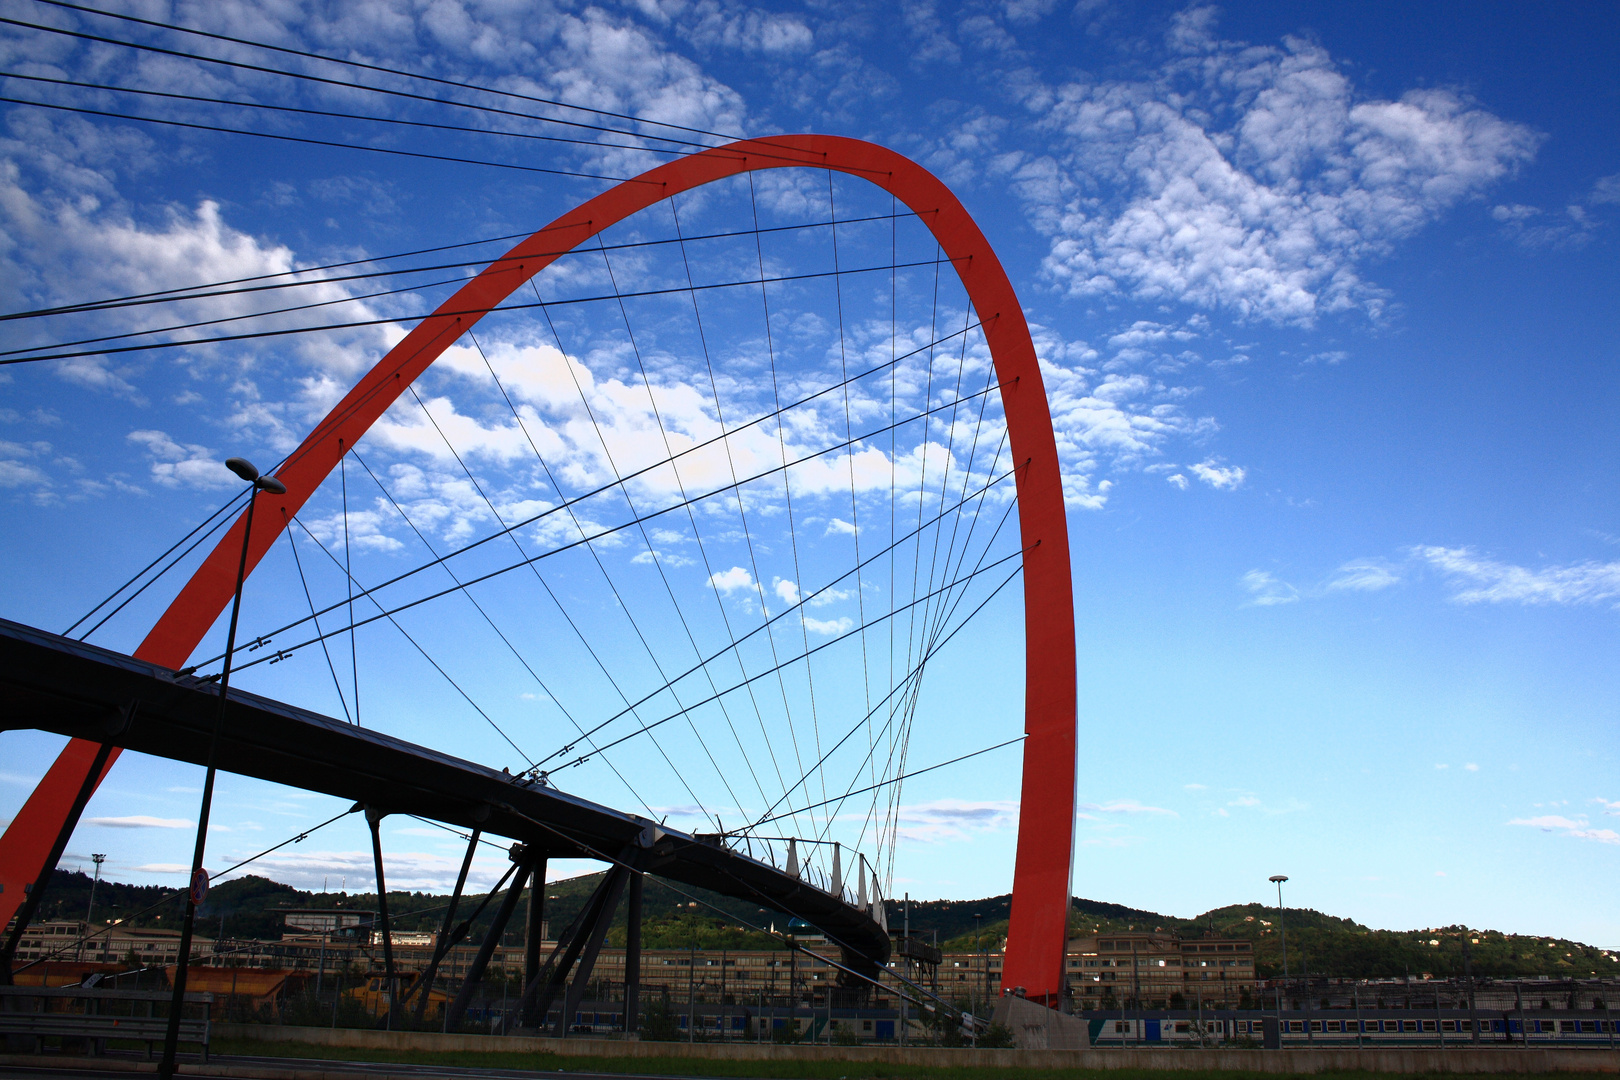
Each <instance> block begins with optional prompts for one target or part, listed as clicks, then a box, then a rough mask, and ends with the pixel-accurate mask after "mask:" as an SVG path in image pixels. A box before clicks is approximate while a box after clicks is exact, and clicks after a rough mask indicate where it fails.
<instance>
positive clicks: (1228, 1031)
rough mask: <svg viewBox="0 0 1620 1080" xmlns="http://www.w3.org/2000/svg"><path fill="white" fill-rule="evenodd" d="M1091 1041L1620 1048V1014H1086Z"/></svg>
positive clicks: (1539, 1011) (1401, 1011)
mask: <svg viewBox="0 0 1620 1080" xmlns="http://www.w3.org/2000/svg"><path fill="white" fill-rule="evenodd" d="M1081 1015H1082V1016H1084V1017H1085V1019H1086V1020H1087V1022H1088V1027H1089V1029H1090V1034H1091V1044H1092V1045H1093V1046H1096V1047H1108V1046H1166V1045H1186V1044H1194V1043H1197V1042H1199V1040H1200V1032H1199V1027H1200V1024H1201V1025H1202V1027H1203V1033H1202V1039H1203V1041H1204V1042H1205V1043H1206V1044H1210V1045H1215V1044H1227V1045H1230V1044H1231V1043H1234V1042H1235V1043H1240V1044H1242V1043H1249V1042H1252V1043H1253V1044H1254V1045H1257V1046H1285V1047H1290V1048H1293V1047H1299V1048H1306V1047H1310V1046H1339V1047H1343V1046H1364V1047H1375V1046H1376V1047H1388V1046H1442V1045H1444V1046H1458V1047H1461V1046H1465V1045H1476V1044H1481V1045H1482V1044H1496V1045H1507V1044H1527V1045H1530V1046H1593V1047H1602V1048H1610V1049H1612V1048H1615V1047H1616V1046H1620V1026H1617V1025H1620V1017H1616V1016H1615V1015H1613V1014H1611V1013H1610V1012H1609V1011H1608V1010H1597V1011H1593V1010H1543V1009H1534V1010H1532V1009H1526V1010H1523V1011H1522V1012H1520V1011H1517V1010H1510V1011H1508V1012H1505V1013H1504V1012H1499V1011H1494V1010H1484V1009H1478V1010H1473V1011H1470V1010H1467V1009H1440V1010H1437V1009H1371V1008H1364V1009H1360V1010H1353V1009H1322V1010H1312V1011H1310V1012H1306V1011H1303V1010H1300V1011H1284V1012H1283V1013H1281V1014H1280V1015H1279V1014H1278V1013H1276V1012H1275V1011H1271V1012H1267V1011H1243V1012H1236V1011H1227V1010H1211V1009H1206V1010H1204V1011H1203V1013H1202V1014H1199V1013H1197V1012H1194V1011H1191V1010H1180V1011H1170V1012H1134V1011H1127V1012H1125V1013H1121V1012H1119V1011H1118V1010H1113V1011H1109V1012H1095V1011H1094V1012H1086V1013H1082V1014H1081Z"/></svg>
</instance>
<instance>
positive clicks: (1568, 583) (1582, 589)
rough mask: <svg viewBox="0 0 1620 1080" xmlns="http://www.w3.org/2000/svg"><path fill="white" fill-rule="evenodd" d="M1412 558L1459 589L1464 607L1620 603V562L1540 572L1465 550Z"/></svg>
mask: <svg viewBox="0 0 1620 1080" xmlns="http://www.w3.org/2000/svg"><path fill="white" fill-rule="evenodd" d="M1411 550H1412V554H1413V556H1414V557H1415V558H1417V559H1419V560H1420V561H1422V562H1426V563H1428V564H1429V565H1430V566H1433V567H1435V568H1436V569H1438V570H1440V571H1441V572H1442V573H1444V574H1446V575H1447V576H1448V577H1450V578H1451V579H1452V581H1453V582H1454V583H1455V584H1456V585H1458V586H1459V588H1458V591H1457V592H1456V593H1455V594H1454V595H1453V597H1452V599H1454V600H1456V601H1457V602H1458V603H1462V604H1480V603H1492V604H1501V603H1520V604H1596V603H1602V602H1604V601H1608V600H1615V599H1617V598H1620V562H1609V563H1599V562H1592V561H1587V562H1580V563H1570V564H1568V565H1565V566H1547V567H1542V568H1541V569H1539V570H1532V569H1530V568H1528V567H1523V566H1514V565H1512V564H1509V563H1502V562H1497V561H1496V560H1494V559H1488V558H1484V557H1482V556H1480V555H1476V554H1475V553H1474V552H1473V551H1472V550H1471V549H1469V548H1465V547H1459V548H1447V547H1433V546H1429V547H1415V548H1413V549H1411Z"/></svg>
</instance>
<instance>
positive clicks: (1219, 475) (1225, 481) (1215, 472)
mask: <svg viewBox="0 0 1620 1080" xmlns="http://www.w3.org/2000/svg"><path fill="white" fill-rule="evenodd" d="M1188 468H1189V470H1190V471H1191V472H1192V474H1193V475H1194V476H1196V477H1198V479H1200V480H1202V481H1203V482H1204V483H1206V484H1208V485H1209V486H1210V487H1212V488H1215V489H1217V490H1220V491H1230V490H1232V489H1233V488H1235V487H1237V486H1238V485H1239V484H1241V483H1243V478H1244V477H1245V476H1247V475H1248V472H1247V470H1245V469H1243V468H1241V467H1239V466H1237V465H1231V466H1223V465H1217V464H1216V463H1215V462H1214V461H1213V460H1208V461H1201V462H1199V463H1198V464H1197V465H1190V466H1188Z"/></svg>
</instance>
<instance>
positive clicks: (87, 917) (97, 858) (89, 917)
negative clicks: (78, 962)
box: [79, 854, 107, 959]
mask: <svg viewBox="0 0 1620 1080" xmlns="http://www.w3.org/2000/svg"><path fill="white" fill-rule="evenodd" d="M90 861H91V862H93V863H95V864H96V876H95V877H94V878H92V879H91V881H90V907H89V910H87V911H86V912H85V913H84V933H83V934H82V935H80V937H79V958H80V959H83V958H84V943H85V940H86V939H88V938H89V937H90V935H91V934H92V933H94V932H95V915H96V886H97V885H100V884H101V864H102V863H104V862H106V861H107V856H105V855H94V854H93V855H91V856H90ZM103 951H105V950H103Z"/></svg>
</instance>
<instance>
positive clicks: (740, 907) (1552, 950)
mask: <svg viewBox="0 0 1620 1080" xmlns="http://www.w3.org/2000/svg"><path fill="white" fill-rule="evenodd" d="M601 878H602V875H601V874H587V875H584V876H581V877H576V878H569V879H567V880H565V881H554V882H551V883H550V884H549V885H547V887H546V917H547V919H548V921H549V922H550V925H551V928H552V930H553V931H554V932H555V931H557V930H560V929H561V928H562V927H564V926H566V925H567V924H568V923H569V922H570V921H571V920H572V919H573V918H574V916H575V915H576V914H577V913H578V912H579V910H580V908H581V907H583V906H584V904H585V901H586V899H587V898H588V897H589V896H590V894H591V891H592V890H593V889H594V888H595V887H596V885H597V883H598V882H600V881H601ZM169 891H170V890H169V889H167V888H166V887H163V886H157V885H127V884H122V883H119V882H115V881H103V882H102V883H101V884H100V886H99V887H98V889H97V892H96V921H97V922H98V923H99V922H102V921H103V920H110V919H123V920H125V921H127V922H129V923H130V924H131V925H135V926H178V925H179V920H180V917H181V915H182V914H183V909H182V906H181V902H180V900H179V898H177V897H170V898H168V899H165V896H166V895H167V894H168V893H169ZM89 898H90V878H89V877H88V876H86V875H85V874H83V873H79V872H69V871H66V870H58V871H57V872H56V875H55V877H54V878H53V879H52V881H51V886H50V891H49V892H48V893H47V894H46V898H45V901H44V902H43V903H42V904H41V905H40V907H41V910H40V914H39V915H38V916H37V917H38V918H39V919H82V918H84V917H85V909H86V906H87V904H88V901H89ZM694 898H695V899H694ZM468 899H470V901H471V903H467V902H465V901H464V903H463V906H462V908H461V914H460V918H466V916H467V914H469V913H470V912H471V910H472V908H473V907H476V906H477V902H478V899H480V897H479V896H472V897H469V898H468ZM448 900H449V898H448V897H447V896H439V895H435V894H431V893H422V892H403V891H402V892H395V891H392V890H390V891H389V893H388V911H389V915H390V917H391V919H392V920H393V924H394V926H395V928H396V929H400V930H434V929H437V928H438V927H439V925H440V923H441V921H442V919H443V918H444V910H445V907H446V905H447V903H448ZM887 904H888V918H889V929H890V930H891V931H893V932H895V933H899V932H900V931H901V928H902V927H903V926H904V925H905V919H906V914H905V907H906V905H905V902H904V901H900V900H889V901H887ZM1011 904H1012V897H1011V895H1010V894H1004V895H1001V896H990V897H985V898H984V899H981V900H913V901H911V902H910V920H911V922H910V925H911V932H912V933H913V934H914V935H916V936H918V937H924V938H932V939H936V940H938V941H939V942H940V945H941V947H942V948H944V949H945V951H947V952H974V951H978V950H981V949H994V948H998V947H999V946H1000V944H1001V942H1002V940H1003V939H1004V938H1005V937H1006V934H1007V918H1008V913H1009V911H1010V909H1011ZM376 906H377V897H376V895H375V894H373V893H347V892H336V893H311V892H305V891H303V890H301V889H295V888H293V887H292V886H290V885H283V884H281V883H279V882H275V881H270V880H269V879H267V878H262V877H257V876H251V875H250V876H248V877H242V878H237V879H235V880H233V881H227V882H224V883H223V884H221V885H218V886H216V887H215V888H214V889H213V890H212V891H210V892H209V894H208V899H207V902H206V903H205V904H204V906H203V908H202V910H201V912H200V920H201V925H200V926H199V928H198V930H199V933H202V934H205V935H208V936H213V935H215V934H218V933H220V932H221V930H222V929H223V932H224V933H225V934H227V935H230V936H235V937H256V938H272V939H273V938H276V937H279V936H280V934H281V924H282V916H283V912H284V911H285V909H287V908H299V907H348V908H355V909H358V910H362V911H373V910H375V909H376ZM495 906H496V905H494V904H491V905H489V906H488V907H487V908H486V909H485V911H484V913H483V915H482V916H481V917H480V918H479V919H478V920H477V922H476V923H475V924H474V929H473V939H474V940H480V939H481V938H482V936H483V933H484V932H485V931H486V930H487V928H488V926H489V923H490V920H491V918H492V916H493V913H494V908H495ZM643 914H644V918H643V929H642V941H643V943H644V944H645V945H646V946H647V947H649V948H681V947H686V946H695V947H697V948H701V949H771V948H780V947H781V941H780V939H779V938H776V937H773V936H772V935H771V934H769V933H768V932H762V931H768V930H769V929H770V928H771V927H772V926H775V927H776V928H777V929H785V928H786V925H787V916H786V915H784V914H782V913H781V912H777V911H771V910H769V909H767V908H762V907H759V906H757V905H754V904H748V903H745V902H742V901H738V900H734V899H731V898H730V897H725V896H720V895H719V894H717V893H709V892H706V891H704V890H700V889H690V888H683V889H682V890H681V891H679V892H677V891H676V890H675V889H674V888H672V887H670V886H669V885H667V884H665V883H664V882H662V881H660V880H658V879H656V878H648V879H647V885H646V892H645V895H644V900H643ZM1277 914H1278V913H1277V909H1276V908H1270V907H1264V906H1262V905H1260V904H1236V905H1230V906H1227V907H1221V908H1215V909H1214V910H1211V911H1206V912H1204V913H1203V914H1202V915H1199V916H1197V917H1195V918H1191V919H1186V918H1179V917H1177V916H1174V915H1162V914H1159V913H1158V912H1153V911H1144V910H1141V909H1139V908H1130V907H1125V906H1123V905H1120V904H1110V903H1106V902H1103V901H1097V900H1085V899H1081V898H1080V897H1075V898H1074V899H1073V901H1072V902H1071V907H1070V912H1069V933H1070V936H1080V935H1084V934H1091V933H1108V932H1116V931H1121V930H1161V931H1166V932H1173V933H1178V934H1181V935H1183V936H1201V935H1204V934H1214V935H1217V936H1221V937H1235V938H1243V939H1246V940H1249V941H1252V942H1254V946H1255V958H1256V967H1257V969H1258V970H1259V972H1260V974H1262V975H1272V974H1280V973H1281V971H1282V934H1281V924H1280V920H1279V919H1278V917H1277ZM521 915H522V909H520V910H519V918H516V919H514V920H513V925H512V927H511V928H510V929H509V930H508V940H509V941H510V942H516V941H519V940H521V935H522V929H521ZM1287 920H1288V961H1289V970H1290V971H1292V972H1293V973H1294V974H1296V975H1297V974H1301V973H1302V972H1306V971H1308V972H1311V973H1316V974H1326V975H1333V976H1337V977H1350V978H1387V977H1397V976H1404V975H1409V974H1410V975H1421V974H1430V975H1434V976H1437V977H1443V976H1448V975H1461V974H1463V973H1464V969H1465V966H1467V964H1468V963H1469V962H1471V964H1472V970H1473V973H1474V974H1475V975H1478V976H1486V977H1495V978H1535V977H1536V976H1538V975H1547V976H1551V977H1553V978H1572V977H1573V978H1581V977H1590V976H1592V975H1597V974H1603V975H1615V974H1620V957H1617V956H1616V954H1614V953H1611V952H1610V951H1609V950H1606V949H1600V948H1596V947H1594V946H1591V945H1586V944H1584V943H1582V942H1578V941H1572V940H1569V939H1566V938H1552V937H1537V936H1531V935H1521V934H1509V933H1503V932H1501V931H1497V930H1480V929H1475V928H1470V927H1464V926H1446V927H1430V928H1425V929H1421V930H1374V929H1372V928H1370V927H1367V926H1363V925H1361V924H1360V923H1357V922H1355V921H1353V920H1351V919H1342V918H1338V917H1336V916H1333V915H1327V914H1324V913H1322V912H1319V911H1314V910H1311V909H1309V908H1289V909H1288V912H1287ZM624 926H625V914H624V910H623V905H621V907H620V911H619V915H618V919H617V922H616V923H615V926H614V928H613V929H612V931H611V932H610V934H609V939H608V940H609V943H610V944H614V945H622V944H623V942H624ZM755 927H759V928H761V929H760V930H756V929H754V928H755Z"/></svg>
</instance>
